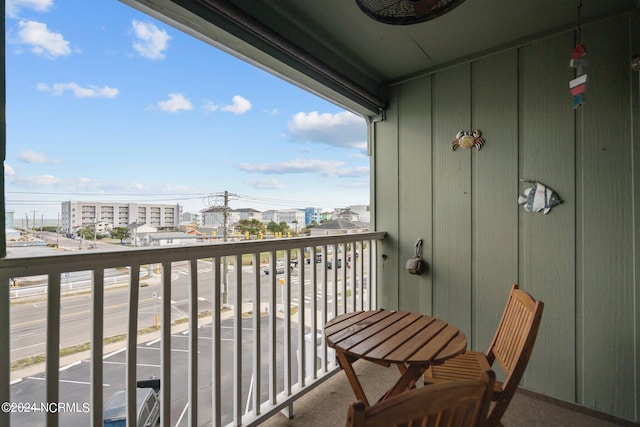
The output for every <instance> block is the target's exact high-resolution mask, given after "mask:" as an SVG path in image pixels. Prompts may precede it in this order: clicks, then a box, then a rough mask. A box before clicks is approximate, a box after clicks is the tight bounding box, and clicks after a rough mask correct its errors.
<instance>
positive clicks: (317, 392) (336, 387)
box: [261, 361, 638, 427]
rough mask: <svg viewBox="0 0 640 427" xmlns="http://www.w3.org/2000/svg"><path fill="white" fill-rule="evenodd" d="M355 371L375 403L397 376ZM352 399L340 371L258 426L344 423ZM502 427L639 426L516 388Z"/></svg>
mask: <svg viewBox="0 0 640 427" xmlns="http://www.w3.org/2000/svg"><path fill="white" fill-rule="evenodd" d="M354 367H355V370H356V372H357V373H358V376H359V378H360V382H361V383H362V386H363V388H364V390H365V392H366V393H367V397H368V398H369V400H370V401H372V402H375V401H376V400H378V398H379V397H380V396H381V395H382V394H383V393H384V391H385V390H386V389H387V388H389V386H390V385H391V384H393V382H394V381H395V380H396V379H397V377H398V375H399V373H398V370H397V369H396V368H395V367H393V366H392V367H390V368H384V367H381V366H378V365H375V364H373V363H369V362H366V361H359V362H356V363H355V365H354ZM354 401H355V397H354V394H353V391H352V389H351V386H350V385H349V383H348V381H347V377H346V376H345V374H344V373H343V372H342V371H339V372H338V373H336V374H335V375H334V376H333V377H331V378H329V379H328V380H327V381H325V382H324V383H323V384H321V385H319V386H318V387H317V388H315V389H314V390H312V391H311V392H309V393H307V394H306V395H304V396H303V397H301V398H300V399H298V400H296V401H295V403H294V405H293V412H294V417H293V418H291V419H288V418H287V417H285V416H284V415H282V414H277V415H274V416H273V417H271V418H270V419H269V420H267V421H266V422H264V423H262V424H261V426H267V427H279V426H300V427H326V426H332V427H333V426H343V425H345V422H346V419H347V411H348V407H349V405H350V404H351V403H352V402H354ZM502 422H503V424H504V425H505V427H549V426H554V427H614V426H620V425H623V426H638V424H634V423H631V422H624V421H623V420H619V419H611V417H609V416H607V415H604V414H599V413H595V412H594V411H593V410H591V409H588V408H584V409H583V408H581V407H575V405H569V404H564V403H563V402H556V401H550V400H549V399H545V398H541V397H538V396H537V395H535V394H533V393H530V392H527V391H524V390H519V391H518V392H516V395H515V396H514V398H513V400H512V401H511V404H510V405H509V409H508V410H507V412H506V414H505V415H504V417H503V418H502Z"/></svg>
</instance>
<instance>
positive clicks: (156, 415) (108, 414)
mask: <svg viewBox="0 0 640 427" xmlns="http://www.w3.org/2000/svg"><path fill="white" fill-rule="evenodd" d="M150 381H151V382H152V383H154V385H155V383H156V382H157V388H148V387H152V386H151V385H145V384H142V385H141V383H148V382H149V381H139V382H138V388H137V389H136V403H137V409H136V411H137V414H138V421H137V422H138V426H144V427H155V426H159V425H160V398H159V397H158V392H159V384H160V380H150ZM143 386H144V387H145V388H141V387H143ZM126 393H127V392H126V390H120V391H116V392H115V393H114V394H113V396H111V398H110V399H109V400H108V401H107V403H106V404H105V405H104V411H103V420H104V423H103V425H104V427H126V425H127V394H126Z"/></svg>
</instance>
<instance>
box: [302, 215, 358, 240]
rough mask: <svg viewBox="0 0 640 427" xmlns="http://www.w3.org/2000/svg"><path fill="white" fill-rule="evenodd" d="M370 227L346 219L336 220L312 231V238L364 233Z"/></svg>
mask: <svg viewBox="0 0 640 427" xmlns="http://www.w3.org/2000/svg"><path fill="white" fill-rule="evenodd" d="M368 229H369V225H368V224H363V223H361V222H354V221H349V220H346V219H341V218H339V219H334V220H333V221H329V222H326V223H324V224H321V225H319V226H317V227H313V228H311V229H310V232H311V236H312V237H315V236H332V235H335V234H349V233H362V232H365V231H368Z"/></svg>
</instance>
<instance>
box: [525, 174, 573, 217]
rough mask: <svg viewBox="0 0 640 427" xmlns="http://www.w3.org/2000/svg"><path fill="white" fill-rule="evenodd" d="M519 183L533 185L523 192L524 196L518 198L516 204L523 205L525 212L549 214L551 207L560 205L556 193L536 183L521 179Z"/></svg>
mask: <svg viewBox="0 0 640 427" xmlns="http://www.w3.org/2000/svg"><path fill="white" fill-rule="evenodd" d="M520 181H522V182H526V183H529V184H533V185H532V186H531V187H529V188H527V189H525V190H524V194H522V195H520V196H518V204H520V205H523V207H524V210H525V211H527V212H540V211H542V213H543V214H547V213H549V211H550V210H551V208H552V207H554V206H557V205H559V204H560V203H562V200H561V199H560V196H558V193H556V192H555V191H553V190H552V189H551V188H549V187H547V186H546V185H544V184H541V183H539V182H537V181H529V180H525V179H521V180H520Z"/></svg>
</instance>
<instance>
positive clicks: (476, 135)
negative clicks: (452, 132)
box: [451, 130, 484, 151]
mask: <svg viewBox="0 0 640 427" xmlns="http://www.w3.org/2000/svg"><path fill="white" fill-rule="evenodd" d="M483 144H484V139H482V138H481V137H480V131H479V130H474V131H470V130H468V131H463V130H461V131H460V132H458V133H457V134H456V139H454V140H453V141H451V151H456V149H457V148H458V147H463V148H471V147H476V150H480V149H481V148H482V145H483Z"/></svg>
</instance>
